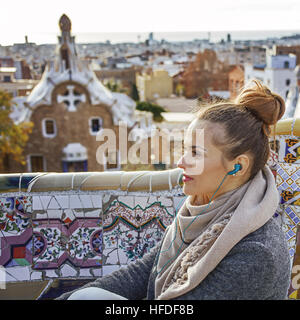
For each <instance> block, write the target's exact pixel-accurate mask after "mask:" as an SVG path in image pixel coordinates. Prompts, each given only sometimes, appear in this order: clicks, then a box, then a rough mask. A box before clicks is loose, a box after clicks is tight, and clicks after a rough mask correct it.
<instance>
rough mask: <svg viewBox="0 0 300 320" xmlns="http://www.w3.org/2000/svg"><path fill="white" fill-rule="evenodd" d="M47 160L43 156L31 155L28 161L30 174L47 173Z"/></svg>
mask: <svg viewBox="0 0 300 320" xmlns="http://www.w3.org/2000/svg"><path fill="white" fill-rule="evenodd" d="M45 169H46V168H45V159H44V157H43V156H41V155H30V156H29V161H28V171H29V172H44V171H45Z"/></svg>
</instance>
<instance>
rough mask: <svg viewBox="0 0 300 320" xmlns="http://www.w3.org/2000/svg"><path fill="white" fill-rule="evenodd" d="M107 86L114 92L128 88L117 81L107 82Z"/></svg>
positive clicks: (122, 91)
mask: <svg viewBox="0 0 300 320" xmlns="http://www.w3.org/2000/svg"><path fill="white" fill-rule="evenodd" d="M105 86H106V88H107V89H108V90H110V91H112V92H120V93H124V92H126V90H125V89H124V88H122V86H120V85H119V84H118V83H117V82H114V81H108V82H106V83H105Z"/></svg>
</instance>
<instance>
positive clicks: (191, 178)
mask: <svg viewBox="0 0 300 320" xmlns="http://www.w3.org/2000/svg"><path fill="white" fill-rule="evenodd" d="M213 134H217V135H223V136H224V134H225V132H224V129H223V128H222V126H221V125H216V124H212V123H210V122H208V121H204V120H197V119H196V120H194V121H193V122H192V123H191V124H190V126H189V127H188V130H187V134H186V137H185V140H184V155H183V156H182V157H181V159H180V160H179V162H178V163H177V166H178V167H180V168H182V169H183V170H184V172H183V174H184V175H183V182H184V185H183V192H184V193H185V194H186V195H193V196H198V195H199V196H200V195H203V194H207V195H209V194H213V193H214V192H215V191H216V190H217V188H218V186H219V185H220V183H221V181H222V179H223V178H224V176H225V175H226V173H227V172H228V171H230V170H232V169H234V164H233V163H234V162H233V163H231V162H229V161H227V160H226V159H225V158H224V156H223V153H222V151H221V150H220V149H218V148H217V147H216V146H214V144H213V142H212V135H213ZM224 165H225V166H226V167H227V168H225V167H224ZM227 187H228V186H227ZM222 191H223V192H222ZM226 191H227V188H226V180H225V182H224V184H223V185H222V187H221V188H220V191H219V192H218V193H217V194H216V196H217V195H220V194H222V193H224V192H226Z"/></svg>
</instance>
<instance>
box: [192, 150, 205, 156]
mask: <svg viewBox="0 0 300 320" xmlns="http://www.w3.org/2000/svg"><path fill="white" fill-rule="evenodd" d="M192 155H193V156H198V157H200V156H203V153H202V152H199V151H196V150H192Z"/></svg>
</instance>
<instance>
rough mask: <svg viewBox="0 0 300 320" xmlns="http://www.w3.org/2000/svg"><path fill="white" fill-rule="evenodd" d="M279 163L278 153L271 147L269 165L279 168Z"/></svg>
mask: <svg viewBox="0 0 300 320" xmlns="http://www.w3.org/2000/svg"><path fill="white" fill-rule="evenodd" d="M277 163H278V154H277V153H276V152H275V151H273V150H272V149H270V156H269V159H268V161H267V165H268V166H269V167H270V168H271V169H277Z"/></svg>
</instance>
